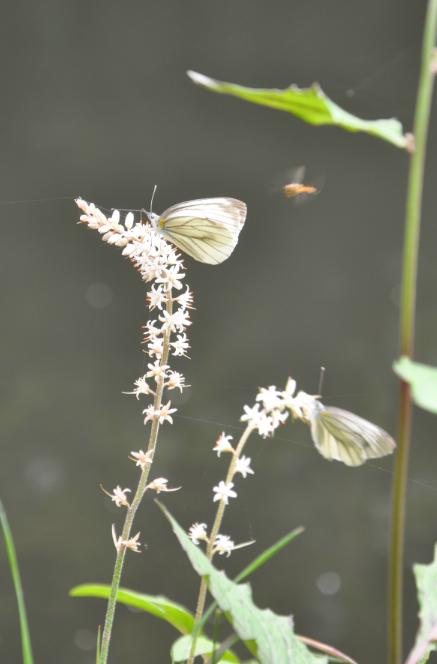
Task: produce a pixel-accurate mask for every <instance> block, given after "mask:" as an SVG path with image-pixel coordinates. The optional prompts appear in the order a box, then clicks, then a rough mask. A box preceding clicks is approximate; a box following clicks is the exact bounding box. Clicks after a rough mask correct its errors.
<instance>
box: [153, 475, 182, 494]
mask: <svg viewBox="0 0 437 664" xmlns="http://www.w3.org/2000/svg"><path fill="white" fill-rule="evenodd" d="M167 484H168V480H167V479H166V478H165V477H157V478H156V480H153V481H152V482H150V484H148V485H147V487H146V489H151V490H152V491H156V493H161V491H179V489H180V488H181V487H180V486H178V487H176V488H174V489H170V487H168V486H167Z"/></svg>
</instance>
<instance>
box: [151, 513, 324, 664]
mask: <svg viewBox="0 0 437 664" xmlns="http://www.w3.org/2000/svg"><path fill="white" fill-rule="evenodd" d="M158 505H159V506H160V508H161V509H162V511H163V512H164V514H165V516H166V517H167V519H168V520H169V521H170V523H171V526H172V528H173V531H174V533H175V535H176V537H177V538H178V540H179V542H180V544H181V546H182V548H183V549H184V550H185V552H186V553H187V555H188V558H189V560H190V562H191V564H192V566H193V568H194V569H195V570H196V572H197V573H198V574H199V575H200V576H207V577H208V583H209V590H210V592H211V594H212V595H213V597H214V599H215V600H216V602H217V604H218V605H219V607H220V609H221V610H222V611H223V612H224V613H225V615H226V617H227V618H228V619H229V621H230V622H231V623H232V626H233V629H234V630H235V632H236V633H237V634H238V636H239V637H240V639H242V640H243V641H245V642H247V641H249V642H250V641H253V643H254V645H255V647H256V653H254V654H256V656H257V658H258V659H259V661H260V662H261V664H290V663H291V662H292V663H293V664H316V663H317V664H326V663H327V658H325V657H316V656H314V655H313V654H312V653H311V652H310V651H309V650H308V648H307V647H306V646H305V645H304V644H303V643H301V642H300V641H299V639H298V638H297V637H296V635H295V634H294V632H293V621H292V619H291V617H287V616H279V615H276V614H275V613H273V611H270V609H259V608H258V607H257V606H255V604H254V603H253V600H252V592H251V589H250V586H249V585H248V584H243V585H241V584H237V583H234V582H233V581H231V580H230V579H228V578H227V576H226V575H225V573H224V572H220V571H218V570H216V569H215V567H214V566H213V565H212V563H211V562H210V561H209V560H208V558H207V557H206V556H205V554H204V553H203V552H202V551H201V550H200V549H198V548H197V547H196V546H195V545H194V544H193V543H192V542H191V541H190V539H189V537H188V535H187V534H186V533H185V531H184V530H183V529H182V528H181V527H180V526H179V525H178V524H177V522H176V521H175V520H174V519H173V517H172V516H171V515H170V514H169V512H168V511H167V510H166V509H165V507H164V506H163V505H162V504H161V503H158Z"/></svg>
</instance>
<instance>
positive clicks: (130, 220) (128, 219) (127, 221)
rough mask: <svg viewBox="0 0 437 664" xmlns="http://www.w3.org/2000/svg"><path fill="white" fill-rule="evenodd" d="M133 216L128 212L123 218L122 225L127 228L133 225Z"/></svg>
mask: <svg viewBox="0 0 437 664" xmlns="http://www.w3.org/2000/svg"><path fill="white" fill-rule="evenodd" d="M134 221H135V217H134V213H133V212H128V213H127V215H126V216H125V218H124V225H125V226H126V228H127V229H128V230H130V229H131V228H132V226H133V225H134Z"/></svg>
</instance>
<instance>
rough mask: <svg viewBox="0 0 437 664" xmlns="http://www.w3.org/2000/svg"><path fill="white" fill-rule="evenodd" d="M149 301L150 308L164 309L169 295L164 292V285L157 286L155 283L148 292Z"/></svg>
mask: <svg viewBox="0 0 437 664" xmlns="http://www.w3.org/2000/svg"><path fill="white" fill-rule="evenodd" d="M146 297H147V302H148V303H149V309H150V310H151V311H153V309H155V308H156V307H157V308H158V309H162V307H163V306H164V305H165V303H166V301H167V296H166V294H165V292H164V289H163V287H162V286H158V287H156V286H155V284H153V285H152V288H151V290H149V292H148V293H147V296H146Z"/></svg>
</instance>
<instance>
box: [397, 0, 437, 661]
mask: <svg viewBox="0 0 437 664" xmlns="http://www.w3.org/2000/svg"><path fill="white" fill-rule="evenodd" d="M436 38H437V0H429V2H428V10H427V15H426V19H425V30H424V36H423V44H422V63H421V70H420V79H419V86H418V92H417V99H416V111H415V118H414V137H415V143H416V145H415V150H414V152H413V155H412V157H411V163H410V171H409V177H408V189H407V202H406V218H405V234H404V253H403V263H402V290H401V316H400V336H401V354H402V355H406V356H408V357H412V356H413V354H414V329H415V312H416V291H417V268H418V252H419V238H420V221H421V208H422V189H423V173H424V166H425V153H426V140H427V134H428V125H429V116H430V111H431V101H432V91H433V84H434V75H433V73H432V71H431V62H432V57H433V49H434V45H435V42H436ZM400 389H401V392H400V407H399V434H398V449H397V454H396V462H395V470H394V478H393V495H392V518H391V542H390V574H389V576H390V592H389V657H388V661H389V663H390V664H400V663H401V661H402V634H403V630H402V617H403V564H404V539H405V504H406V494H407V486H406V485H407V475H408V456H409V449H410V433H411V397H410V389H409V386H408V384H407V383H405V382H404V381H401V388H400Z"/></svg>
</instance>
